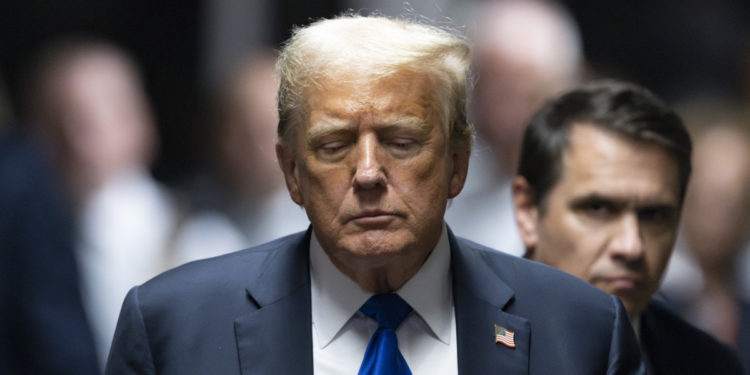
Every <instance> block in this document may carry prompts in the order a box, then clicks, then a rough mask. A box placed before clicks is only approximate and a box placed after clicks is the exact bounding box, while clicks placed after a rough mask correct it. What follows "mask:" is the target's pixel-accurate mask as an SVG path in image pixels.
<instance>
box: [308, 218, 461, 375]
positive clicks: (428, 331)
mask: <svg viewBox="0 0 750 375" xmlns="http://www.w3.org/2000/svg"><path fill="white" fill-rule="evenodd" d="M310 279H311V280H310V282H311V285H312V287H311V299H312V330H313V332H312V337H313V366H314V371H315V373H316V374H346V375H351V374H356V373H357V372H358V371H359V366H360V365H361V364H362V359H363V358H364V354H365V349H367V343H368V342H369V341H370V337H372V334H373V333H374V332H375V330H376V329H377V322H376V321H375V320H373V319H370V318H368V317H367V316H365V315H364V314H363V313H361V312H359V308H360V307H362V305H363V304H364V303H365V301H367V300H368V299H369V298H370V297H371V296H372V293H370V292H366V291H363V290H362V289H360V287H359V285H357V284H356V283H355V282H354V281H353V280H351V279H350V278H349V277H347V276H346V275H344V274H343V273H341V271H339V270H338V268H336V266H334V265H333V263H331V260H330V259H329V258H328V255H327V254H326V253H325V252H324V251H323V249H322V248H321V246H320V243H319V242H318V240H317V238H316V237H315V234H314V233H313V235H312V237H311V239H310ZM451 285H452V283H451V275H450V244H449V243H448V234H447V231H446V229H445V225H443V230H442V234H441V236H440V240H439V242H438V244H437V246H436V247H435V249H434V250H433V251H432V253H431V254H430V256H429V257H428V258H427V260H426V261H425V263H424V264H423V265H422V268H420V269H419V271H417V273H416V274H415V275H414V276H413V277H412V278H411V279H409V281H407V282H406V284H404V286H403V287H401V288H400V289H399V290H397V291H396V293H397V294H398V295H399V296H401V298H403V299H404V300H405V301H406V302H407V303H408V304H409V305H410V306H411V307H412V308H413V309H414V311H412V313H410V314H409V315H408V316H407V317H406V319H404V321H403V322H402V323H401V325H400V326H399V327H398V329H397V330H396V335H397V337H398V347H399V349H400V351H401V354H403V356H404V359H405V360H406V363H407V364H408V365H409V368H410V369H411V372H412V374H415V375H417V374H457V373H458V360H457V350H456V348H457V345H456V319H455V314H454V309H453V290H452V286H451Z"/></svg>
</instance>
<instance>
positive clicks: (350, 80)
mask: <svg viewBox="0 0 750 375" xmlns="http://www.w3.org/2000/svg"><path fill="white" fill-rule="evenodd" d="M433 88H434V84H433V82H432V80H431V79H430V78H429V77H428V76H426V75H417V74H408V73H403V74H397V75H393V76H390V77H387V78H383V79H374V78H368V77H353V76H352V75H345V76H342V77H334V78H328V79H323V80H320V81H319V82H318V84H317V85H314V86H311V87H309V88H307V90H306V97H307V98H308V100H307V105H308V107H307V110H308V111H307V114H308V121H307V123H308V124H316V123H318V122H319V121H320V120H321V119H323V118H338V119H342V120H347V121H351V120H354V121H357V120H362V121H366V120H367V119H368V118H372V117H381V118H382V117H413V118H418V119H421V120H424V121H427V120H429V119H431V118H432V117H433V113H432V112H433V107H432V104H433V103H434V100H435V98H436V96H435V95H434V90H433ZM308 126H309V125H308Z"/></svg>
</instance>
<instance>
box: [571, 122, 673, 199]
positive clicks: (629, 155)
mask: <svg viewBox="0 0 750 375" xmlns="http://www.w3.org/2000/svg"><path fill="white" fill-rule="evenodd" d="M562 166H563V168H562V174H561V177H560V181H559V182H558V185H559V186H560V187H561V188H564V190H565V191H567V192H568V193H570V194H571V195H585V194H598V195H601V196H604V197H611V198H613V199H620V200H627V201H632V202H635V203H638V202H644V203H656V202H660V203H669V204H675V205H677V203H678V200H679V198H678V196H679V176H678V165H677V161H676V160H675V158H674V157H673V156H672V155H670V154H669V153H668V152H667V151H666V150H665V149H664V148H662V147H661V146H659V145H656V144H653V143H649V142H645V141H638V140H634V139H630V138H627V137H626V136H624V135H619V134H617V133H614V132H612V131H610V130H606V129H602V128H599V127H596V126H594V125H590V124H585V123H582V124H575V125H573V127H572V129H571V131H570V137H569V140H568V147H567V149H566V150H565V152H564V153H563V163H562Z"/></svg>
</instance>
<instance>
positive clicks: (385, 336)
mask: <svg viewBox="0 0 750 375" xmlns="http://www.w3.org/2000/svg"><path fill="white" fill-rule="evenodd" d="M359 311H361V312H362V313H364V314H365V315H367V316H369V317H370V318H373V319H375V320H377V321H378V329H377V330H376V331H375V333H374V334H373V335H372V338H370V342H369V343H368V344H367V350H366V351H365V358H364V359H363V360H362V365H361V366H360V368H359V375H384V374H388V375H411V371H410V370H409V366H408V365H407V364H406V360H404V356H402V355H401V352H400V351H399V350H398V339H397V338H396V328H398V326H399V325H400V324H401V322H402V321H404V318H406V316H407V315H409V313H410V312H411V306H409V304H408V303H406V301H404V300H403V299H401V297H399V296H398V295H397V294H393V293H390V294H376V295H374V296H372V297H370V299H368V300H367V302H365V304H364V305H362V307H361V308H360V309H359Z"/></svg>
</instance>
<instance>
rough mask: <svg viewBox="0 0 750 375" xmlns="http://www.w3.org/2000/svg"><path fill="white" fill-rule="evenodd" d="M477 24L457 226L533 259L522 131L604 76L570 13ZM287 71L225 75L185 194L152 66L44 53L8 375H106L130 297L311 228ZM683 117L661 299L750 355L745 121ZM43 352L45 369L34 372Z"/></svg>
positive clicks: (1, 361)
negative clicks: (286, 145)
mask: <svg viewBox="0 0 750 375" xmlns="http://www.w3.org/2000/svg"><path fill="white" fill-rule="evenodd" d="M471 14H472V16H465V18H466V19H470V20H471V22H470V23H469V25H470V26H469V29H468V31H469V37H470V38H471V41H472V45H473V48H474V51H473V53H474V64H475V69H474V72H475V74H476V79H475V82H476V86H475V88H474V93H473V97H472V98H471V100H470V106H471V107H470V111H471V117H472V119H473V121H474V123H475V124H476V126H477V131H478V134H477V135H476V136H477V139H476V142H475V149H474V151H473V154H472V160H471V163H470V171H469V176H468V182H467V185H466V187H465V188H464V191H463V192H462V193H461V194H460V195H459V196H458V197H457V198H456V199H454V201H453V202H452V203H451V205H450V207H449V209H448V211H447V214H446V221H447V223H448V224H449V225H450V226H451V228H452V229H453V230H454V231H455V232H456V233H457V234H459V235H461V236H463V237H467V238H469V239H472V240H474V241H476V242H479V243H482V244H484V245H487V246H490V247H493V248H497V249H502V250H504V251H507V252H509V253H512V254H515V255H522V253H523V250H524V247H523V245H522V243H521V240H520V237H519V235H518V233H517V230H516V225H515V220H514V214H513V204H512V198H511V180H512V178H513V176H514V175H515V173H516V164H517V158H518V153H519V149H520V145H521V137H522V134H523V130H524V126H525V124H526V123H527V121H528V120H529V116H530V115H531V114H532V112H533V111H535V110H536V109H537V108H538V107H539V106H540V105H541V104H542V103H543V102H544V101H545V99H547V98H549V97H550V96H552V95H555V94H558V93H560V92H561V91H563V90H565V89H567V88H570V87H572V86H574V85H576V84H579V83H581V82H584V81H585V80H588V79H591V78H594V77H597V76H598V74H597V72H594V71H592V70H591V69H589V68H588V66H587V64H586V59H585V57H584V53H583V41H582V38H581V33H580V31H579V28H578V26H577V25H576V22H575V20H574V19H573V17H572V16H571V15H570V13H569V12H568V11H567V10H565V9H564V8H563V7H562V6H560V5H559V4H554V3H550V2H540V1H502V2H487V3H481V6H479V5H477V9H473V10H472V13H471ZM275 60H276V56H275V53H274V52H273V51H248V53H247V54H246V56H245V58H243V59H240V60H238V61H236V62H235V63H234V64H233V68H232V69H230V70H228V71H227V72H225V73H226V74H224V75H223V77H222V79H221V83H220V84H219V85H217V86H216V89H215V90H214V91H213V92H212V93H211V95H210V98H211V99H210V103H208V107H209V108H210V109H211V112H210V113H211V116H209V119H210V121H207V123H205V124H204V125H205V126H203V127H202V128H201V130H200V133H199V135H198V137H199V139H200V140H201V143H202V144H203V145H204V146H205V148H204V149H202V150H197V151H196V152H197V153H198V154H199V155H200V160H201V164H200V166H199V168H197V173H195V176H194V178H193V179H192V180H191V183H190V184H189V186H188V187H187V188H186V189H182V190H181V191H180V192H179V193H177V192H174V191H172V190H170V189H169V188H167V187H166V186H164V185H162V184H161V183H160V182H159V181H157V180H156V179H155V178H154V177H152V175H151V173H150V165H151V163H152V161H153V158H154V156H155V155H156V154H157V153H158V149H157V148H158V146H157V145H158V144H159V142H158V139H157V131H156V124H155V120H154V118H155V117H154V116H153V114H152V109H151V108H150V105H149V101H148V98H147V96H146V95H145V91H144V82H142V80H141V75H140V72H139V66H138V62H137V61H134V59H133V58H132V57H131V56H130V55H129V54H128V53H127V52H126V51H125V50H123V49H121V48H120V47H118V46H117V45H116V44H115V43H113V42H110V41H107V40H100V39H65V40H62V41H59V42H56V43H53V44H50V45H48V46H46V47H45V48H44V49H43V51H41V52H40V53H39V54H38V59H37V60H36V61H35V68H34V70H33V71H34V74H33V76H32V78H31V79H30V80H29V82H27V83H26V88H27V90H26V92H25V95H27V99H26V101H25V102H26V103H27V104H28V108H24V110H23V113H19V114H11V113H9V110H8V106H7V105H2V103H1V102H2V101H0V115H1V116H2V117H1V118H0V120H2V122H0V124H1V126H0V134H2V138H0V252H1V254H0V257H1V258H0V320H2V321H0V330H2V331H0V345H1V346H0V366H6V363H7V364H12V365H8V366H17V367H14V368H7V369H6V368H3V367H0V373H3V374H5V373H14V372H13V371H15V370H16V369H19V368H20V369H22V373H51V372H55V371H52V370H51V369H58V370H59V369H60V368H66V369H70V371H69V372H70V373H76V374H85V373H96V372H98V371H100V370H99V369H100V366H102V365H103V363H104V361H105V360H106V356H107V352H108V348H109V345H110V342H111V340H112V335H113V332H114V328H115V324H116V320H117V317H118V314H119V309H120V305H121V303H122V300H123V298H124V296H125V294H126V293H127V291H128V290H129V289H130V288H131V287H132V286H134V285H137V284H140V283H143V282H144V281H146V280H148V279H149V278H151V277H153V276H155V275H156V274H158V273H160V272H162V271H164V270H166V269H169V268H173V267H176V266H179V265H181V264H183V263H185V262H189V261H192V260H196V259H200V258H205V257H210V256H215V255H220V254H223V253H227V252H230V251H234V250H238V249H242V248H246V247H250V246H253V245H257V244H261V243H263V242H266V241H269V240H271V239H274V238H278V237H280V236H283V235H285V234H290V233H293V232H297V231H301V230H304V229H306V228H307V226H308V220H307V217H306V216H305V212H304V210H303V209H301V208H300V207H298V206H296V205H295V204H294V203H293V202H292V201H291V199H290V198H289V196H288V193H287V190H286V187H285V185H284V181H283V178H282V174H281V172H280V170H279V168H278V166H277V161H276V153H275V137H276V125H277V122H278V114H277V109H276V87H277V78H276V75H275V72H274V66H275ZM674 104H675V105H676V107H677V108H678V110H679V112H680V113H681V115H682V116H683V117H684V119H685V121H686V123H687V124H688V126H689V128H690V130H691V132H692V135H693V142H694V146H695V155H694V161H693V163H694V170H693V174H692V178H691V181H690V184H689V188H688V194H687V197H686V201H685V210H684V212H683V223H682V232H681V235H680V239H679V240H678V245H677V249H676V251H675V253H674V255H673V259H672V262H671V264H670V268H669V269H668V272H667V275H666V278H665V280H664V282H663V284H662V292H663V293H662V294H663V297H664V298H665V299H666V300H667V301H668V302H669V303H670V304H671V306H672V307H673V308H674V309H676V310H678V311H680V313H681V314H682V315H683V317H685V318H686V319H687V320H689V321H690V322H692V323H693V324H695V325H697V326H699V327H701V328H703V329H704V330H706V331H707V332H709V333H711V334H712V335H714V336H715V337H716V338H718V339H719V340H720V341H723V342H725V343H727V344H729V345H731V346H733V347H735V348H738V347H741V346H742V345H744V347H745V348H750V343H749V342H748V340H750V327H745V328H743V329H740V325H741V324H742V322H743V319H744V322H745V323H744V324H750V302H748V301H750V255H749V254H750V246H749V245H750V135H749V134H750V124H749V122H750V118H748V116H747V110H748V104H747V103H742V102H737V101H734V100H725V99H724V98H723V97H721V96H716V95H715V94H714V93H711V95H710V96H705V97H704V96H697V97H695V98H693V99H692V100H690V101H685V102H683V103H674ZM19 124H20V125H22V126H18V125H19ZM743 340H744V341H743ZM40 351H47V352H48V353H49V356H48V357H47V358H48V359H46V360H43V361H38V360H34V358H38V355H39V354H38V353H39V352H40ZM745 356H746V357H747V356H748V354H747V353H745ZM5 357H7V358H5ZM6 359H7V361H6ZM92 364H93V365H92ZM97 366H99V367H97ZM56 373H59V372H56Z"/></svg>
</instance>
